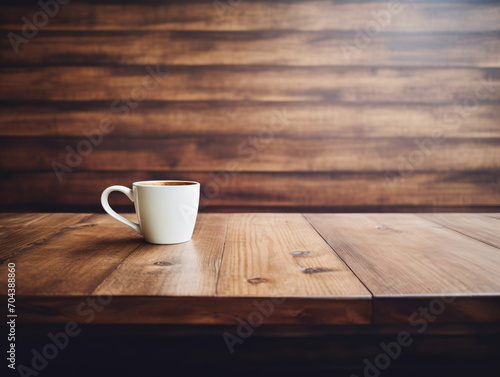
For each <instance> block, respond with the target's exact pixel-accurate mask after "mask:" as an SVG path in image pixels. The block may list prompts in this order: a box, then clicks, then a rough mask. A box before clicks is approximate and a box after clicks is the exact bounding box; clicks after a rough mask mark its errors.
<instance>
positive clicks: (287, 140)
mask: <svg viewBox="0 0 500 377" xmlns="http://www.w3.org/2000/svg"><path fill="white" fill-rule="evenodd" d="M402 3H403V4H402V5H401V6H400V7H399V8H396V9H395V8H391V9H389V8H388V3H387V2H384V1H362V0H359V1H355V2H348V1H306V0H304V1H299V0H297V1H267V0H260V1H251V2H250V1H241V2H237V1H232V2H229V1H225V0H221V1H218V2H212V1H210V0H206V1H194V0H190V1H152V2H148V3H146V4H143V3H141V2H139V1H114V0H104V1H94V0H90V1H89V0H88V1H85V2H81V1H71V2H69V3H68V4H66V5H59V9H58V10H57V12H55V13H57V14H55V15H54V17H48V18H47V20H48V21H47V23H46V24H45V25H44V26H40V28H39V31H38V32H37V33H36V35H35V36H34V37H33V38H30V39H27V40H26V42H27V43H23V44H21V45H20V46H19V50H20V51H19V52H18V53H15V52H14V49H13V47H12V45H11V42H10V41H9V37H8V35H9V33H16V34H17V35H19V36H22V26H23V17H26V18H27V19H28V20H31V21H32V20H33V16H34V15H36V14H37V12H40V11H41V8H40V7H39V6H38V5H37V4H36V3H30V2H27V1H21V2H19V1H16V2H14V1H10V2H7V3H3V4H5V5H3V6H2V9H1V12H0V30H1V34H2V38H1V39H0V56H1V63H0V83H1V86H0V169H1V172H2V174H1V181H0V194H1V195H0V206H1V208H2V209H3V210H23V211H26V210H31V211H33V210H45V211H94V210H100V205H99V197H100V193H101V192H102V190H103V189H104V188H105V187H107V186H109V185H111V184H123V185H128V186H130V184H131V182H133V181H136V180H143V179H194V180H198V181H200V182H201V183H202V206H203V208H205V210H216V211H217V210H221V211H225V210H228V211H233V210H245V211H254V210H255V211H257V210H258V211H267V210H269V211H297V210H300V211H437V210H439V211H453V210H465V211H475V210H481V211H488V210H498V209H499V208H500V106H499V104H500V38H499V37H500V4H499V3H498V2H496V1H480V2H477V1H473V0H470V1H466V0H460V1H446V0H443V1H412V2H402ZM214 4H215V5H214ZM391 10H392V11H393V12H392V13H391ZM39 18H40V16H39ZM42 21H43V19H42ZM365 30H367V31H365ZM367 33H369V34H370V35H367ZM362 35H364V37H363V36H362ZM11 36H12V34H11ZM147 67H150V68H151V69H153V70H156V69H159V70H160V71H161V72H166V73H167V74H166V75H164V76H161V77H159V78H157V80H158V81H154V80H153V79H152V78H147V77H148V76H147V75H148V73H147V70H146V68H147ZM145 84H147V85H149V86H151V87H153V86H154V88H151V89H149V90H145V89H143V86H144V85H145ZM154 84H157V85H154ZM134 98H135V99H134ZM127 100H129V104H126V102H125V101H127ZM102 122H110V123H112V130H110V129H108V131H110V132H108V133H105V134H104V135H103V137H102V140H100V139H98V145H94V146H92V147H91V150H89V149H88V148H87V149H86V148H85V146H88V145H89V143H88V142H87V141H85V140H87V138H86V136H85V133H87V134H88V133H91V134H93V135H94V136H95V135H96V130H98V129H99V127H100V125H101V123H102ZM78 146H80V152H81V153H82V154H83V155H82V156H80V158H77V157H74V160H71V159H70V160H69V161H70V162H71V161H73V166H70V165H69V163H68V161H67V160H66V158H67V154H68V148H69V149H72V150H77V149H78ZM75 159H77V160H78V161H76V160H75ZM75 161H76V162H75ZM54 162H57V163H60V164H65V165H68V171H67V172H66V173H64V174H60V175H59V177H58V176H57V175H56V174H55V172H54V167H53V164H54ZM59 166H60V165H59ZM69 170H71V172H69ZM112 201H113V202H114V203H115V204H116V205H118V206H121V207H122V209H128V210H132V206H131V205H130V204H129V202H128V199H126V198H125V197H124V196H119V195H118V194H117V195H116V197H113V198H112Z"/></svg>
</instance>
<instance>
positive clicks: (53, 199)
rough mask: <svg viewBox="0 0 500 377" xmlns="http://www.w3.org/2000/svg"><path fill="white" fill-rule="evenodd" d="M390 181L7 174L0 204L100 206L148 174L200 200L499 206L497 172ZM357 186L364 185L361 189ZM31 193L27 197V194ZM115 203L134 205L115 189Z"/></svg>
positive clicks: (327, 176) (378, 176) (368, 177)
mask: <svg viewBox="0 0 500 377" xmlns="http://www.w3.org/2000/svg"><path fill="white" fill-rule="evenodd" d="M391 174H394V176H396V177H398V178H395V179H394V180H387V178H386V176H385V173H383V172H376V173H374V172H359V173H353V172H345V173H340V172H329V173H280V172H270V173H250V172H249V173H243V172H239V173H238V172H235V173H234V174H230V175H229V174H227V173H226V172H215V171H214V172H213V174H212V173H200V172H172V171H163V172H148V171H141V172H80V171H79V170H78V169H75V172H73V173H68V174H65V175H63V177H62V181H61V182H60V183H59V181H58V179H57V177H56V175H55V174H54V173H53V172H51V173H36V172H27V173H10V174H9V175H4V176H3V177H2V179H1V181H0V182H1V185H0V187H1V189H2V192H4V193H9V195H8V196H7V195H0V205H3V206H9V205H11V206H12V205H16V206H20V205H22V204H24V205H29V206H35V207H36V206H38V205H40V204H45V205H47V206H51V208H53V207H54V206H56V205H57V206H64V205H79V206H94V208H96V207H97V208H98V206H100V203H99V196H100V194H101V192H102V191H103V190H104V189H105V188H106V187H108V186H111V185H115V184H121V185H125V186H129V187H130V185H131V184H132V182H136V181H141V180H148V179H186V180H195V181H198V182H201V183H202V196H201V205H202V206H204V207H206V206H209V207H210V206H233V207H239V206H247V207H248V206H262V207H267V208H273V209H274V210H277V209H279V208H283V207H293V206H295V207H297V206H302V207H316V208H330V209H334V208H343V209H344V210H347V209H348V208H349V207H351V208H357V211H359V210H360V209H361V207H365V206H371V207H383V206H407V207H408V209H407V211H409V210H410V209H411V207H412V206H413V207H416V206H465V207H467V206H468V207H470V208H474V206H490V207H493V208H497V210H498V209H500V208H499V205H498V203H499V202H500V180H499V179H498V173H497V172H495V171H474V172H470V171H463V172H415V173H413V174H411V172H410V174H409V175H407V176H405V177H402V176H399V175H398V172H397V171H395V172H391ZM360 188H363V189H362V190H361V189H360ZM28 194H29V195H28ZM111 201H112V203H114V204H115V205H121V206H126V207H127V208H130V210H132V208H133V206H132V204H131V202H130V201H129V200H128V198H126V197H125V196H123V195H120V194H118V193H116V194H113V195H112V197H111Z"/></svg>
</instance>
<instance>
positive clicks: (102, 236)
mask: <svg viewBox="0 0 500 377" xmlns="http://www.w3.org/2000/svg"><path fill="white" fill-rule="evenodd" d="M87 217H88V216H87ZM108 221H109V222H111V223H113V222H114V221H113V220H112V218H111V217H109V219H108ZM114 225H115V226H108V225H106V224H89V223H86V222H82V223H79V224H76V225H73V226H71V227H65V228H64V227H61V228H60V231H58V232H55V233H53V234H52V235H51V236H50V237H46V238H45V239H42V240H41V241H40V242H37V243H36V244H34V245H32V246H31V247H28V248H26V249H24V250H23V252H22V253H16V252H15V250H14V253H13V255H12V256H11V257H10V258H9V259H8V262H9V263H10V262H13V263H15V264H16V271H17V273H16V279H17V281H18V284H17V287H16V294H17V295H18V296H29V295H38V296H39V295H42V296H61V295H69V296H72V295H76V296H78V295H89V294H90V293H91V292H92V291H93V290H94V289H95V288H96V287H97V286H98V285H99V283H100V282H101V281H102V280H103V279H104V278H105V277H106V276H108V275H109V274H110V273H111V271H113V270H114V269H115V268H117V267H118V266H119V265H120V263H121V262H122V260H123V259H124V258H125V257H126V256H127V255H129V254H130V253H131V252H132V251H133V250H134V249H136V248H137V247H138V246H139V245H140V244H141V242H143V241H142V237H140V236H139V235H138V234H137V233H135V232H134V231H133V230H131V229H130V228H127V227H125V226H123V225H122V226H120V230H119V231H117V227H116V225H118V223H116V224H114ZM11 251H12V250H11ZM6 274H7V263H3V264H0V277H2V282H5V283H2V284H6V281H7V279H6V278H5V276H6Z"/></svg>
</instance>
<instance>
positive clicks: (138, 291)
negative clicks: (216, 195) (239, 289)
mask: <svg viewBox="0 0 500 377" xmlns="http://www.w3.org/2000/svg"><path fill="white" fill-rule="evenodd" d="M227 222H228V217H227V215H223V214H200V215H199V216H198V219H197V221H196V228H195V232H194V234H193V239H192V241H190V242H187V243H182V244H177V245H152V244H147V243H143V244H141V245H140V246H139V247H138V248H137V249H136V250H135V251H134V252H133V253H132V254H130V255H129V256H128V257H127V258H126V259H125V260H124V261H123V262H122V263H121V264H120V267H119V268H117V269H116V270H114V271H113V272H112V273H111V274H110V275H109V276H107V277H106V278H105V280H104V281H103V282H102V283H101V284H100V285H99V287H98V288H97V289H96V290H95V291H94V292H93V294H97V295H112V296H117V295H139V296H140V295H144V296H215V293H216V283H217V277H218V275H219V268H220V263H221V261H222V253H223V249H224V242H225V239H226V228H227Z"/></svg>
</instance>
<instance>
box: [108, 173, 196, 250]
mask: <svg viewBox="0 0 500 377" xmlns="http://www.w3.org/2000/svg"><path fill="white" fill-rule="evenodd" d="M112 191H119V192H122V193H124V194H125V195H127V196H128V197H129V199H130V200H132V201H133V202H134V205H135V212H136V213H137V217H138V219H139V224H135V223H133V222H131V221H130V220H128V219H125V218H124V217H122V216H120V215H119V214H117V213H116V212H115V211H113V210H112V209H111V207H110V206H109V204H108V201H107V198H108V195H109V193H111V192H112ZM199 201H200V184H199V183H198V182H194V181H178V180H164V181H140V182H134V183H133V184H132V189H129V188H127V187H125V186H111V187H108V188H107V189H106V190H104V191H103V193H102V196H101V203H102V205H103V207H104V209H105V211H106V212H107V213H108V214H109V215H111V216H112V217H114V218H115V219H117V220H118V221H121V222H122V223H124V224H126V225H128V226H130V227H131V228H132V229H134V230H135V231H136V232H138V233H139V234H142V235H144V238H145V240H146V241H147V242H150V243H154V244H176V243H182V242H187V241H189V240H190V239H191V237H192V235H193V231H194V227H195V224H196V218H197V215H198V206H199Z"/></svg>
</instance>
